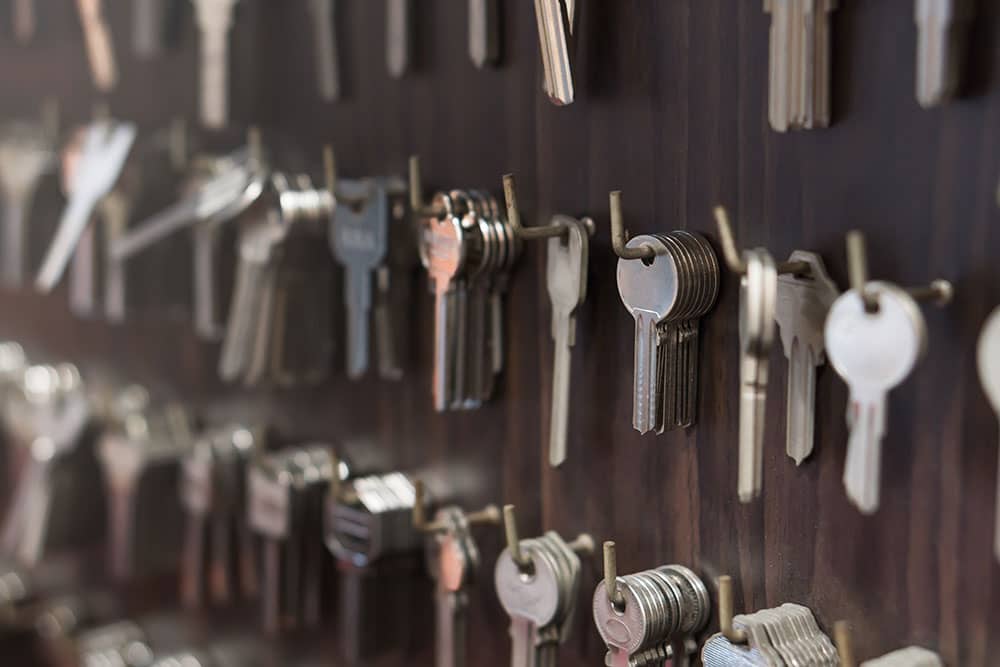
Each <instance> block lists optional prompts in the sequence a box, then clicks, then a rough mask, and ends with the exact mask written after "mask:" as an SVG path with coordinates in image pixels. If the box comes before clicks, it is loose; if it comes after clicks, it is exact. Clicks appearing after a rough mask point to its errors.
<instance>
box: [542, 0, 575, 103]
mask: <svg viewBox="0 0 1000 667" xmlns="http://www.w3.org/2000/svg"><path fill="white" fill-rule="evenodd" d="M578 1H579V0H535V20H536V21H537V23H538V42H539V46H540V48H541V53H542V69H543V71H544V75H545V93H546V94H547V95H548V96H549V100H550V101H551V102H552V103H553V104H555V105H557V106H566V105H568V104H572V103H573V101H574V100H575V99H576V87H575V85H574V82H573V61H574V57H573V56H574V46H575V44H574V42H575V40H574V33H575V32H576V25H577V21H578V13H577V2H578Z"/></svg>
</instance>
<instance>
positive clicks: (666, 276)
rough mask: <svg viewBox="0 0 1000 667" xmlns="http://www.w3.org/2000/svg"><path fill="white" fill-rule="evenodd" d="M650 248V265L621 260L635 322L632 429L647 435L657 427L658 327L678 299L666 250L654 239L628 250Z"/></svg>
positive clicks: (621, 280) (622, 283)
mask: <svg viewBox="0 0 1000 667" xmlns="http://www.w3.org/2000/svg"><path fill="white" fill-rule="evenodd" d="M643 246H648V247H650V248H652V249H653V250H654V251H655V252H656V256H655V257H654V258H653V260H652V261H651V262H650V263H649V264H647V263H646V262H645V261H640V260H627V259H620V260H618V293H619V295H620V296H621V299H622V303H624V304H625V307H626V308H627V309H628V311H629V314H631V315H632V317H633V319H634V320H635V371H634V377H633V382H632V426H633V427H634V428H635V430H637V431H639V433H647V432H648V431H652V430H655V429H656V428H657V426H658V418H657V416H658V413H659V411H660V408H659V403H660V401H659V398H660V395H659V392H658V391H657V381H658V379H659V375H660V374H659V368H660V355H661V354H663V351H662V349H661V347H660V346H659V334H658V330H657V327H658V326H659V325H660V324H661V323H662V322H663V321H664V320H665V319H666V318H667V317H668V316H669V315H670V313H671V311H672V310H673V308H674V306H675V304H676V303H677V299H678V280H677V272H676V266H675V264H674V263H673V262H671V261H670V260H669V259H668V258H666V257H665V256H666V255H667V248H666V246H665V245H664V244H663V242H662V241H660V240H659V239H657V238H655V237H653V236H637V237H635V238H633V239H632V240H630V241H629V242H628V246H627V247H629V248H641V247H643Z"/></svg>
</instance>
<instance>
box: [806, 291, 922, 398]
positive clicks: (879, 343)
mask: <svg viewBox="0 0 1000 667" xmlns="http://www.w3.org/2000/svg"><path fill="white" fill-rule="evenodd" d="M866 289H868V290H870V292H871V293H872V294H874V295H875V296H876V298H877V299H878V310H877V311H876V312H873V313H869V312H867V311H866V310H865V304H864V300H863V299H862V297H861V295H860V294H859V293H858V292H856V291H854V290H851V291H849V292H846V293H845V294H843V295H841V296H840V297H839V298H838V299H837V300H836V301H835V302H834V304H833V306H832V307H831V308H830V314H829V315H828V316H827V320H826V328H825V332H826V333H825V337H826V349H827V356H828V357H829V359H830V364H831V365H832V366H833V367H834V369H836V371H837V374H838V375H840V377H842V378H844V380H845V381H846V382H847V383H848V385H849V386H850V387H851V389H852V391H854V390H856V389H858V388H867V389H871V390H874V391H882V392H885V391H888V390H890V389H892V388H893V387H895V386H897V385H898V384H899V383H901V382H902V381H903V380H905V379H906V377H907V376H908V375H909V374H910V372H911V371H912V370H913V368H914V366H916V364H917V361H919V360H920V357H921V356H923V353H924V349H925V347H926V342H927V330H926V325H925V324H924V318H923V315H922V314H921V312H920V308H919V307H918V306H917V303H916V302H915V301H914V300H913V297H911V296H910V295H909V294H907V293H906V292H904V291H903V290H901V289H900V288H898V287H895V286H894V285H890V284H887V283H880V282H873V283H868V285H867V286H866Z"/></svg>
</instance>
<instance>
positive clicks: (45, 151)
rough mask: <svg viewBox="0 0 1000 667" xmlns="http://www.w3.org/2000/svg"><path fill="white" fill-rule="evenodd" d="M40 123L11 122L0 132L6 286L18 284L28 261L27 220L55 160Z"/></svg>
mask: <svg viewBox="0 0 1000 667" xmlns="http://www.w3.org/2000/svg"><path fill="white" fill-rule="evenodd" d="M52 139H53V138H52V137H51V136H50V135H49V133H48V132H46V131H45V130H44V129H43V128H42V127H40V126H38V125H35V124H32V123H14V124H11V125H9V126H7V127H6V128H4V130H3V134H2V135H0V191H2V194H3V204H4V205H3V246H2V252H3V255H2V257H3V266H2V267H0V276H2V278H3V282H4V284H5V285H6V286H7V287H19V286H20V285H21V282H22V280H23V278H24V271H25V263H26V261H27V248H26V243H27V238H26V235H27V222H28V218H29V217H30V215H31V204H32V201H33V199H34V196H35V190H36V189H37V187H38V183H39V181H40V180H41V178H42V176H44V175H45V174H46V173H48V172H49V171H50V170H51V169H52V167H53V163H54V157H55V146H54V145H53V141H52Z"/></svg>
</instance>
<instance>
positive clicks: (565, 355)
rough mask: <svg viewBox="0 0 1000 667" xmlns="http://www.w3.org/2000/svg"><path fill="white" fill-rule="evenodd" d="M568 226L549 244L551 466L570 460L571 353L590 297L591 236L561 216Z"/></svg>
mask: <svg viewBox="0 0 1000 667" xmlns="http://www.w3.org/2000/svg"><path fill="white" fill-rule="evenodd" d="M557 218H558V222H557V224H561V225H564V226H565V228H566V235H565V236H564V237H554V238H550V239H549V241H548V264H547V268H546V286H547V288H548V292H549V300H550V301H551V302H552V339H553V341H554V342H555V358H554V362H553V363H554V368H553V371H552V410H551V416H550V419H551V423H550V426H549V464H550V465H552V466H553V467H558V466H560V465H562V463H563V461H565V460H566V438H567V428H568V423H569V394H570V381H569V376H570V368H571V362H572V356H571V351H572V349H573V346H574V345H575V344H576V310H577V308H579V307H580V305H581V304H583V301H584V299H586V298H587V261H588V257H589V255H590V234H589V231H588V229H587V227H586V225H585V224H584V223H582V222H581V221H579V220H576V219H575V218H569V217H566V216H557Z"/></svg>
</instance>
